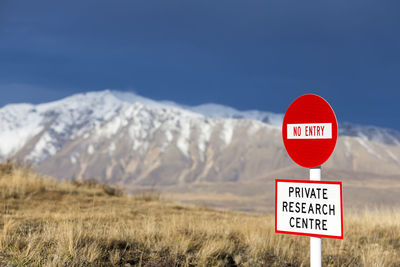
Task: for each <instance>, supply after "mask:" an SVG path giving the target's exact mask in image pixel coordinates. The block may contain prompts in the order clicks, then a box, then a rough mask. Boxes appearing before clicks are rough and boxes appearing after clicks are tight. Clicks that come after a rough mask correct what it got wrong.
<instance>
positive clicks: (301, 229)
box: [275, 179, 343, 239]
mask: <svg viewBox="0 0 400 267" xmlns="http://www.w3.org/2000/svg"><path fill="white" fill-rule="evenodd" d="M275 198H276V200H275V232H277V233H284V234H297V235H306V236H313V237H329V238H338V239H343V206H342V183H341V182H322V181H302V180H280V179H277V180H275Z"/></svg>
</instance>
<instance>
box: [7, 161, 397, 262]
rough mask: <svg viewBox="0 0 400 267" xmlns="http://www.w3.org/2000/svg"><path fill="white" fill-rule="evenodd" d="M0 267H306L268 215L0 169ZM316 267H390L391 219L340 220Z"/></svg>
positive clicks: (393, 246) (303, 252)
mask: <svg viewBox="0 0 400 267" xmlns="http://www.w3.org/2000/svg"><path fill="white" fill-rule="evenodd" d="M0 203H1V205H0V266H130V265H132V266H236V265H237V266H307V265H308V263H309V238H307V237H301V236H289V235H281V234H275V233H274V216H273V215H255V214H247V213H238V212H228V211H216V210H212V209H209V208H207V207H198V206H197V207H196V206H184V205H180V204H177V203H174V202H169V201H165V200H162V197H160V196H158V195H151V194H143V195H137V196H124V195H122V194H120V192H119V191H118V190H115V189H113V188H111V187H108V186H102V185H99V184H96V183H93V182H87V183H83V184H82V183H69V182H62V183H58V182H56V181H55V180H52V179H51V178H43V177H40V176H39V175H37V174H35V173H33V172H31V171H29V170H27V169H24V168H18V167H14V166H12V165H10V164H3V165H0ZM344 235H345V237H344V240H328V239H324V240H323V264H324V266H400V213H399V212H395V211H389V210H384V211H378V210H374V211H368V212H367V211H365V212H362V213H359V214H352V213H351V212H347V213H346V214H345V232H344Z"/></svg>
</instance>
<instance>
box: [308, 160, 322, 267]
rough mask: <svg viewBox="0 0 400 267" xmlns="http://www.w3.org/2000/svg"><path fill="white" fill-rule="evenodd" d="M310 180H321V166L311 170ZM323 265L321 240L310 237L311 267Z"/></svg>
mask: <svg viewBox="0 0 400 267" xmlns="http://www.w3.org/2000/svg"><path fill="white" fill-rule="evenodd" d="M310 180H311V181H320V180H321V166H319V167H316V168H312V169H310ZM321 265H322V249H321V238H320V237H310V267H321Z"/></svg>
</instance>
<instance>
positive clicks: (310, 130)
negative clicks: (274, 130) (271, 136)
mask: <svg viewBox="0 0 400 267" xmlns="http://www.w3.org/2000/svg"><path fill="white" fill-rule="evenodd" d="M287 139H332V123H297V124H288V125H287Z"/></svg>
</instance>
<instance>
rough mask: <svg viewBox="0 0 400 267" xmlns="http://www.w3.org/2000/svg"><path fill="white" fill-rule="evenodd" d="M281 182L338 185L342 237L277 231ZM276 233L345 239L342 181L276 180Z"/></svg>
mask: <svg viewBox="0 0 400 267" xmlns="http://www.w3.org/2000/svg"><path fill="white" fill-rule="evenodd" d="M279 182H291V183H311V184H338V185H340V217H341V220H340V221H341V235H340V236H335V235H318V234H309V233H301V232H290V231H281V230H278V229H277V217H276V208H277V204H278V202H277V200H278V183H279ZM275 233H278V234H291V235H302V236H311V237H325V238H335V239H343V186H342V182H341V181H311V180H291V179H275Z"/></svg>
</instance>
